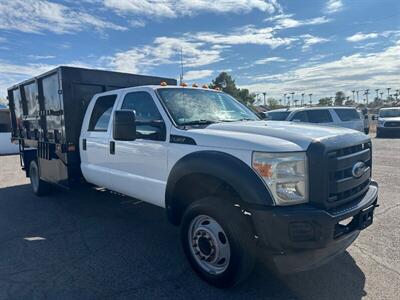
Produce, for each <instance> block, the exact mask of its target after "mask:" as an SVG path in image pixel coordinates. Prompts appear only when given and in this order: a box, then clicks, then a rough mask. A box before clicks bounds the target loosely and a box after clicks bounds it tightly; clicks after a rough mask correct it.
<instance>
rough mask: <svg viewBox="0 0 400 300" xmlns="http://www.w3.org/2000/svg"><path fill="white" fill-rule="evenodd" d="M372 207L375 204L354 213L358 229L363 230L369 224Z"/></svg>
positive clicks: (372, 211)
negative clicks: (356, 213)
mask: <svg viewBox="0 0 400 300" xmlns="http://www.w3.org/2000/svg"><path fill="white" fill-rule="evenodd" d="M374 208H375V206H374V205H372V206H370V207H368V208H366V209H364V210H362V211H360V212H359V213H358V215H356V217H355V220H357V223H358V224H357V225H358V229H360V230H363V229H365V228H367V227H368V226H370V225H371V224H372V222H373V219H374Z"/></svg>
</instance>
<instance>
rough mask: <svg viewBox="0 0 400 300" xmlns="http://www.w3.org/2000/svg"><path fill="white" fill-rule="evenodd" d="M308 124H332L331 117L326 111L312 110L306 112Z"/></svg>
mask: <svg viewBox="0 0 400 300" xmlns="http://www.w3.org/2000/svg"><path fill="white" fill-rule="evenodd" d="M307 114H308V120H309V122H310V123H332V122H333V120H332V116H331V113H330V112H329V110H327V109H313V110H309V111H308V112H307Z"/></svg>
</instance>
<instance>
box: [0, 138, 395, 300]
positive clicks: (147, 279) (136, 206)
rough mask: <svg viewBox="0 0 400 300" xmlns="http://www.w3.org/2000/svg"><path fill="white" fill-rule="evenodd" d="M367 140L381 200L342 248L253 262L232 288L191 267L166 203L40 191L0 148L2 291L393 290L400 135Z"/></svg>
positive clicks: (226, 293)
mask: <svg viewBox="0 0 400 300" xmlns="http://www.w3.org/2000/svg"><path fill="white" fill-rule="evenodd" d="M373 147H374V150H373V158H374V167H373V175H374V178H375V180H377V181H378V182H379V184H380V201H379V202H380V207H379V208H377V210H376V214H375V221H374V224H373V225H372V226H371V227H369V228H368V229H366V230H365V231H363V232H362V233H361V235H360V237H359V238H358V240H357V241H356V242H355V243H354V244H353V245H352V246H351V247H350V248H349V249H348V251H347V252H346V253H345V254H343V255H341V256H340V257H338V258H336V259H335V260H334V261H332V262H330V263H329V264H327V265H325V266H323V267H321V268H319V269H317V270H313V271H309V272H305V273H301V274H295V275H285V276H280V275H277V274H275V273H272V272H271V271H270V270H269V269H268V268H267V267H266V266H264V265H263V264H259V265H258V266H257V268H256V270H255V272H254V273H253V275H252V277H251V278H250V280H249V281H247V282H246V283H245V284H243V285H241V286H238V287H235V288H233V289H230V290H218V289H215V288H213V287H210V286H208V285H207V284H205V283H203V282H202V281H200V280H199V279H198V278H197V277H196V275H195V274H194V273H193V271H192V270H191V268H190V267H189V265H188V263H187V262H186V259H185V257H184V255H183V251H182V250H181V246H180V244H179V230H178V228H176V227H174V226H172V225H170V224H169V223H168V222H167V220H166V218H165V215H164V211H163V210H162V209H160V208H157V207H154V206H151V205H148V204H145V203H143V202H139V201H137V200H134V199H131V198H127V197H122V196H119V195H115V194H112V193H110V192H107V191H101V190H93V189H92V190H80V191H71V192H58V193H53V194H52V195H50V196H47V197H43V198H37V197H35V196H34V195H33V194H32V192H31V189H30V186H29V184H28V180H27V179H26V178H25V177H24V173H23V172H22V171H21V170H20V168H19V158H18V156H2V157H0V299H134V298H138V299H157V298H164V299H188V298H192V299H196V298H200V297H201V298H202V299H361V298H362V299H398V294H399V293H400V218H399V214H400V139H374V140H373ZM32 238H33V239H32Z"/></svg>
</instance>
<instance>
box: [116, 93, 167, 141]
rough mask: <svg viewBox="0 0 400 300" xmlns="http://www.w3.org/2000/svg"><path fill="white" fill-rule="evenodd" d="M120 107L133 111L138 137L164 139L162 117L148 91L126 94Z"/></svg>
mask: <svg viewBox="0 0 400 300" xmlns="http://www.w3.org/2000/svg"><path fill="white" fill-rule="evenodd" d="M121 108H122V109H128V110H133V111H134V112H135V116H136V134H137V136H138V138H142V139H149V140H165V127H164V122H163V119H162V117H161V114H160V112H159V111H158V108H157V106H156V104H155V103H154V100H153V98H152V97H151V95H150V94H149V93H147V92H133V93H129V94H127V95H126V96H125V98H124V102H123V103H122V107H121Z"/></svg>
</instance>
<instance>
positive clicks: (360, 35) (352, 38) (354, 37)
mask: <svg viewBox="0 0 400 300" xmlns="http://www.w3.org/2000/svg"><path fill="white" fill-rule="evenodd" d="M378 36H379V35H378V34H377V33H375V32H373V33H362V32H358V33H356V34H354V35H352V36H349V37H348V38H346V40H347V41H349V42H360V41H364V40H368V39H376V38H377V37H378Z"/></svg>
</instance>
